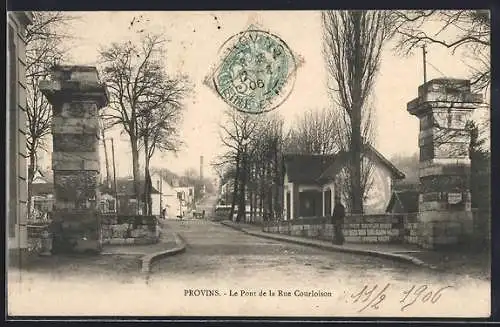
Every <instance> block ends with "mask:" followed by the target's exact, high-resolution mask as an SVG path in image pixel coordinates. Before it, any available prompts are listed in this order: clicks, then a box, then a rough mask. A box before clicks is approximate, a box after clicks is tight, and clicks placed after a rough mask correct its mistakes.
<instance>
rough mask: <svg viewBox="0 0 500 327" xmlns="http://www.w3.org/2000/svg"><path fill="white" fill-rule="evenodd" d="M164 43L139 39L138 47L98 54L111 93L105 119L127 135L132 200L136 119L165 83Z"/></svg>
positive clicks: (114, 47)
mask: <svg viewBox="0 0 500 327" xmlns="http://www.w3.org/2000/svg"><path fill="white" fill-rule="evenodd" d="M163 44H164V40H163V39H162V37H161V36H159V35H152V34H147V35H144V36H141V40H140V42H139V44H133V43H132V42H131V41H127V42H123V43H113V44H111V45H110V46H109V47H106V48H103V49H101V51H100V59H101V66H102V69H101V71H102V72H103V75H102V78H103V81H104V82H105V83H106V86H107V87H108V89H109V90H110V101H109V105H108V108H107V109H106V112H105V114H104V117H105V118H106V119H107V120H108V121H109V122H110V123H111V124H112V125H119V126H121V127H122V128H123V131H124V132H125V133H126V134H127V135H128V137H129V140H130V146H131V150H132V169H133V178H134V193H135V197H136V198H138V195H139V142H140V138H141V135H140V128H139V119H140V117H141V112H140V110H141V108H143V106H144V103H145V102H147V101H148V97H149V98H155V96H156V94H157V93H158V92H159V91H160V90H159V88H161V87H162V86H163V85H165V82H166V75H165V73H164V69H165V67H164V64H163V61H164V58H165V57H164V48H163Z"/></svg>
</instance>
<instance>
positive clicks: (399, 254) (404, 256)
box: [220, 220, 436, 269]
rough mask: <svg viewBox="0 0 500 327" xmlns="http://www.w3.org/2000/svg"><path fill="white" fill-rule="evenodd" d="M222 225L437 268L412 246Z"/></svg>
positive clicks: (292, 240)
mask: <svg viewBox="0 0 500 327" xmlns="http://www.w3.org/2000/svg"><path fill="white" fill-rule="evenodd" d="M220 223H221V224H222V225H225V226H228V227H231V228H234V229H237V230H239V231H242V232H244V233H246V234H249V235H253V236H257V237H263V238H268V239H273V240H277V241H283V242H290V243H295V244H300V245H306V246H313V247H317V248H320V249H323V250H329V251H339V252H347V253H354V254H363V255H370V256H375V257H382V258H387V259H392V260H398V261H403V262H409V263H413V264H416V265H419V266H423V267H427V268H431V269H435V268H436V266H435V265H434V264H431V263H427V262H424V261H422V260H420V259H419V258H418V257H417V255H421V254H422V253H424V252H429V251H428V250H425V249H420V248H418V247H417V246H414V245H411V244H363V243H346V244H344V245H334V244H332V243H330V242H327V241H322V240H316V239H311V238H305V237H297V236H290V235H284V234H274V233H266V232H263V231H262V228H261V227H260V226H254V225H250V224H244V223H235V222H232V221H230V220H224V221H221V222H220Z"/></svg>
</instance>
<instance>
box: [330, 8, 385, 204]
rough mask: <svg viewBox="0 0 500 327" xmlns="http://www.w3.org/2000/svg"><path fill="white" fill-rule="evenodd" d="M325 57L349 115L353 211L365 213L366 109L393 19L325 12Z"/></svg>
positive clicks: (364, 13) (381, 15) (373, 13)
mask: <svg viewBox="0 0 500 327" xmlns="http://www.w3.org/2000/svg"><path fill="white" fill-rule="evenodd" d="M322 20H323V27H324V28H323V39H324V57H325V60H326V64H327V69H328V71H329V73H330V77H331V79H332V80H333V82H334V84H335V87H334V88H333V91H334V95H335V96H334V99H335V101H336V103H337V105H338V106H339V107H340V108H341V109H343V110H344V111H345V113H346V114H347V115H346V116H344V118H345V120H346V122H348V124H347V123H346V124H345V125H346V127H347V128H348V129H347V130H346V132H347V134H346V138H347V140H348V144H349V149H348V153H349V161H348V162H349V165H348V166H349V175H350V176H349V179H350V183H349V186H350V188H351V190H350V194H351V197H350V202H351V205H350V207H351V210H352V212H353V213H362V212H363V190H362V179H363V176H362V162H363V159H362V153H363V143H364V142H365V141H366V140H363V131H362V117H363V109H364V108H365V107H366V105H367V104H368V99H369V96H370V93H371V91H372V89H373V84H374V80H375V76H376V74H377V71H378V68H379V63H380V54H381V50H382V45H383V44H384V42H385V40H386V39H387V38H388V37H389V36H390V33H389V28H388V27H389V25H388V24H389V19H388V14H387V13H386V12H381V11H358V10H352V11H325V12H323V13H322Z"/></svg>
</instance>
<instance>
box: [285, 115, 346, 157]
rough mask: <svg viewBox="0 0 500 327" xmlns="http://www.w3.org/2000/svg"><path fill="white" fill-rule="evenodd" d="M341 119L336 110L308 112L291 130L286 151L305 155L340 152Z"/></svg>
mask: <svg viewBox="0 0 500 327" xmlns="http://www.w3.org/2000/svg"><path fill="white" fill-rule="evenodd" d="M340 127H341V121H340V117H339V116H338V115H337V114H336V112H335V111H334V110H331V109H327V108H324V109H322V110H312V109H310V110H307V111H305V112H304V113H303V114H302V115H301V116H300V117H298V119H297V120H296V122H295V124H294V125H293V126H292V128H291V129H290V132H289V134H288V138H287V146H286V151H287V152H289V153H303V154H333V153H335V152H337V151H338V150H339V141H340V140H339V139H338V137H339V133H338V129H339V128H340Z"/></svg>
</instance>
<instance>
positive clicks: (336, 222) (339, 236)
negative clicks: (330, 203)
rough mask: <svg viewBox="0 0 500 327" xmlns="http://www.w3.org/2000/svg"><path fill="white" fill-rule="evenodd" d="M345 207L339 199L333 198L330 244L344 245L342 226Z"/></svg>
mask: <svg viewBox="0 0 500 327" xmlns="http://www.w3.org/2000/svg"><path fill="white" fill-rule="evenodd" d="M344 217H345V207H344V206H343V205H342V203H341V202H340V198H338V197H335V207H334V208H333V214H332V224H333V229H334V233H333V239H332V243H333V244H337V245H342V244H344V234H343V233H342V224H343V223H344Z"/></svg>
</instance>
